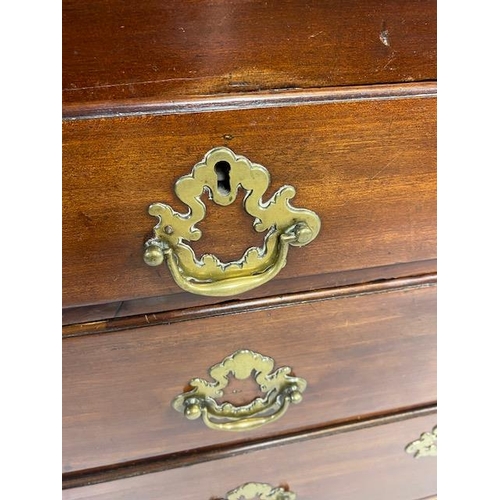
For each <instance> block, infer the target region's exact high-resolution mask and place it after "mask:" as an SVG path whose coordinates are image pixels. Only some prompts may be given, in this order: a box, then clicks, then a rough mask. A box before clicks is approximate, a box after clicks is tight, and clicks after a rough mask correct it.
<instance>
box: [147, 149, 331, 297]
mask: <svg viewBox="0 0 500 500" xmlns="http://www.w3.org/2000/svg"><path fill="white" fill-rule="evenodd" d="M269 183H270V176H269V173H268V171H267V170H266V169H265V168H264V167H263V166H262V165H257V164H255V163H252V162H251V161H250V160H248V159H247V158H245V157H244V156H237V155H235V154H234V153H233V152H232V151H231V150H230V149H228V148H224V147H219V148H215V149H212V150H210V151H209V152H208V153H207V154H206V155H205V158H204V159H203V160H202V161H201V162H200V163H198V164H196V165H195V166H194V167H193V170H192V172H191V174H190V175H185V176H183V177H181V178H180V179H178V180H177V182H176V183H175V193H176V195H177V196H178V198H179V199H180V200H181V201H182V202H183V203H185V204H186V205H187V206H188V207H189V211H188V212H187V213H186V214H180V213H178V212H175V211H174V210H173V209H172V208H171V207H170V206H169V205H165V204H163V203H153V204H152V205H150V207H149V213H150V214H151V215H153V216H155V217H158V223H157V224H156V226H155V227H154V237H153V238H151V239H149V240H148V241H147V242H146V243H145V248H144V261H145V262H146V264H148V265H150V266H158V265H160V264H162V262H163V261H164V260H166V261H167V265H168V267H169V269H170V272H171V273H172V276H173V278H174V280H175V281H176V283H177V284H178V285H179V286H180V287H181V288H182V289H183V290H186V291H188V292H191V293H195V294H199V295H210V296H216V297H222V296H228V295H235V294H239V293H243V292H246V291H248V290H251V289H253V288H255V287H257V286H260V285H262V284H264V283H266V282H267V281H269V280H270V279H272V278H274V277H275V276H276V275H277V274H278V273H279V272H280V270H281V269H282V268H283V267H284V266H285V264H286V256H287V253H288V247H289V246H290V245H291V246H298V247H301V246H304V245H307V244H308V243H310V242H311V241H312V240H313V239H314V238H316V236H317V234H318V232H319V229H320V226H321V222H320V219H319V217H318V216H317V215H316V214H315V213H314V212H312V211H310V210H306V209H303V208H294V207H292V206H291V205H290V203H289V200H291V199H292V198H293V197H294V196H295V189H294V188H293V187H292V186H283V187H281V188H280V189H279V190H278V191H276V193H275V194H274V195H273V196H272V198H271V199H270V200H269V201H267V202H263V201H262V196H263V195H264V193H265V191H266V190H267V188H268V187H269ZM240 187H241V188H242V189H244V190H246V192H247V194H246V196H245V199H244V208H245V210H246V212H247V213H249V214H250V215H251V216H253V217H255V221H254V229H255V230H256V231H258V232H264V231H267V234H266V236H265V238H264V243H263V245H262V247H260V248H257V247H251V248H249V249H248V250H247V251H246V252H245V253H244V255H243V256H242V257H241V259H240V260H238V261H236V262H228V263H223V262H221V261H220V260H219V259H218V258H217V257H216V256H215V255H212V254H206V255H203V256H202V257H201V259H200V260H198V259H197V258H196V255H195V253H194V251H193V249H192V248H191V247H190V246H189V245H188V244H186V243H185V242H189V241H197V240H199V239H200V237H201V231H200V230H199V229H197V228H196V227H195V226H196V224H198V223H199V222H200V221H202V220H203V219H204V217H205V215H206V207H205V204H204V203H203V202H202V201H201V198H200V197H201V195H202V194H203V192H204V190H205V189H206V188H208V190H209V196H210V198H211V199H212V200H213V201H214V202H215V203H217V204H218V205H222V206H227V205H230V204H231V203H233V202H234V200H235V199H236V197H237V194H238V189H239V188H240Z"/></svg>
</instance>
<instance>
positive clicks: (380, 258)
mask: <svg viewBox="0 0 500 500" xmlns="http://www.w3.org/2000/svg"><path fill="white" fill-rule="evenodd" d="M435 119H436V103H435V99H434V98H432V97H429V96H427V97H413V98H411V97H405V98H402V97H397V98H393V99H381V100H371V99H369V98H366V99H362V100H355V101H339V102H332V103H328V104H321V105H311V106H308V105H307V103H304V105H303V106H300V107H296V106H291V107H281V108H266V109H249V110H242V111H226V112H213V113H191V114H182V115H168V116H156V115H155V116H131V117H126V118H120V117H116V118H108V119H99V120H98V119H95V120H76V121H66V122H64V124H63V306H64V307H75V306H79V305H89V304H99V303H101V304H102V303H105V302H116V301H125V300H132V299H141V298H147V297H161V296H168V295H171V294H177V293H179V288H178V287H177V285H176V284H175V283H174V282H173V280H172V279H171V277H170V275H169V272H168V270H167V269H166V267H165V266H160V267H158V268H154V269H152V268H149V267H148V266H146V265H145V264H144V263H143V261H142V245H143V242H144V241H145V239H146V238H147V237H148V236H149V235H150V234H151V232H152V228H153V226H154V224H155V223H156V219H155V218H153V217H151V216H149V215H148V214H147V207H148V206H149V204H151V203H153V202H157V201H161V202H164V203H168V204H171V205H172V206H173V207H174V208H175V209H176V210H179V211H181V212H184V211H185V210H186V208H185V207H183V206H181V203H180V202H179V201H178V200H177V199H176V197H175V195H174V193H173V185H174V183H175V181H176V180H177V179H178V178H179V177H180V176H182V175H185V174H188V173H190V172H191V169H192V167H193V165H194V164H195V163H196V162H198V161H200V160H201V159H202V158H203V156H204V154H205V153H206V152H207V151H208V150H209V149H211V148H213V147H215V146H227V147H230V148H231V149H232V150H233V151H235V152H236V153H237V154H242V155H245V156H247V157H248V158H249V159H250V160H252V161H254V162H256V163H260V164H262V165H264V166H265V167H266V168H268V170H269V171H270V174H271V178H272V183H271V186H270V189H269V190H268V193H269V196H271V194H272V193H273V192H274V191H275V190H276V189H278V188H279V187H281V186H283V185H285V184H292V185H293V186H294V187H295V188H296V190H297V195H296V197H295V199H294V200H293V201H292V203H293V204H294V205H295V206H298V207H305V208H309V209H311V210H314V211H315V212H316V213H317V214H318V215H319V216H320V218H321V221H322V229H321V232H320V234H319V236H318V237H317V238H316V240H315V241H314V242H312V243H311V244H310V245H308V246H306V247H303V248H293V249H291V251H290V252H289V256H288V258H287V260H288V264H287V266H286V267H285V269H284V270H283V271H282V272H281V273H280V275H279V276H278V277H277V278H275V281H276V280H282V279H285V280H287V279H291V278H295V277H304V276H315V275H316V276H317V275H322V274H329V273H338V272H343V271H352V270H356V269H364V268H372V267H378V266H389V265H394V264H401V263H408V262H414V261H425V260H432V259H435V258H436V247H435V243H436V206H435V202H436V143H435V141H436V130H435ZM242 196H243V193H242V194H241V196H240V197H239V199H238V200H239V201H238V202H235V203H234V204H233V205H230V206H229V207H225V209H221V207H218V206H216V205H215V204H213V203H210V204H209V205H208V211H207V218H206V219H205V220H204V221H202V223H200V224H199V228H200V229H201V230H202V231H203V236H202V238H201V240H200V241H199V242H196V244H193V248H194V249H195V251H196V252H197V255H200V254H202V253H205V252H210V253H215V254H216V255H217V256H219V257H220V258H221V259H223V260H237V259H239V258H240V257H241V255H242V254H243V252H244V251H245V250H246V249H247V248H248V247H249V246H253V245H260V244H261V243H262V236H261V235H260V234H258V233H256V232H254V231H253V229H252V218H251V217H250V216H248V215H247V214H246V213H245V212H244V211H243V209H242V207H241V200H242ZM361 281H366V280H363V279H362V278H361ZM269 286H270V287H271V288H266V287H269ZM259 291H260V294H261V295H263V296H268V295H271V294H272V293H273V292H272V285H264V286H263V287H261V288H260V289H259ZM243 298H245V297H243Z"/></svg>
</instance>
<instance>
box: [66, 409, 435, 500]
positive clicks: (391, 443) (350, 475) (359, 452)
mask: <svg viewBox="0 0 500 500" xmlns="http://www.w3.org/2000/svg"><path fill="white" fill-rule="evenodd" d="M434 425H436V415H435V414H434V415H428V416H423V417H416V418H411V419H407V420H403V421H399V422H395V423H390V424H384V425H379V426H375V427H369V428H364V429H360V430H356V431H354V432H344V433H341V434H335V435H332V436H328V437H322V438H317V439H310V440H308V441H300V442H297V443H294V444H288V445H285V446H277V447H272V446H271V447H269V448H264V449H261V450H257V451H254V452H251V453H248V454H241V455H237V456H233V457H229V458H224V459H221V460H213V461H209V462H204V463H199V464H196V465H192V466H188V467H182V468H177V469H173V470H167V471H164V472H158V473H155V474H146V475H141V476H137V477H131V478H127V479H121V480H117V481H111V482H107V483H101V484H95V485H91V486H86V487H81V488H73V489H67V490H64V491H63V498H64V499H65V500H82V499H95V500H97V499H98V500H116V499H118V498H120V499H121V500H136V499H137V498H140V499H141V500H169V499H172V500H173V499H176V500H200V499H206V500H209V499H215V498H224V497H225V495H226V493H227V492H228V491H230V490H232V489H233V488H235V487H237V486H239V485H241V484H244V483H247V482H257V481H258V482H265V483H269V484H273V485H276V486H277V485H281V486H285V485H286V486H288V487H289V488H290V490H292V491H294V492H295V493H296V494H297V498H298V500H306V499H315V500H331V499H332V498H339V499H342V500H366V499H367V498H370V499H373V500H415V499H417V498H424V497H429V496H431V495H435V494H436V488H437V484H436V476H437V474H436V459H435V458H434V457H425V458H420V459H415V458H413V457H412V456H410V455H408V454H407V453H405V451H404V448H405V446H406V445H407V444H408V443H410V442H412V441H414V440H415V439H418V437H419V436H420V434H421V433H422V432H427V431H430V430H431V429H432V428H433V427H434ZM271 444H272V443H271Z"/></svg>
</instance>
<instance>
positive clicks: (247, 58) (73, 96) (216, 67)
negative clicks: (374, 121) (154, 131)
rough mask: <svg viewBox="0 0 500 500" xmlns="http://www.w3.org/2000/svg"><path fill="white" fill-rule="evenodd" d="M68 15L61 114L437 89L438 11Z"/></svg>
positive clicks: (178, 8) (151, 2)
mask: <svg viewBox="0 0 500 500" xmlns="http://www.w3.org/2000/svg"><path fill="white" fill-rule="evenodd" d="M62 6H63V10H62V14H63V18H62V19H63V82H62V83H63V99H64V103H75V102H80V103H81V102H89V101H101V102H111V103H112V102H113V101H115V100H119V101H123V100H134V99H147V100H148V101H153V100H155V99H170V98H174V97H185V96H196V95H208V94H218V93H235V92H252V91H260V90H265V89H291V88H312V87H331V86H340V85H342V86H344V85H359V84H370V83H387V82H412V81H425V80H434V79H436V2H435V0H362V1H357V2H345V1H341V0H323V1H310V0H274V1H265V2H264V1H240V0H220V1H197V0H191V1H186V0H142V1H140V2H124V1H121V0H105V1H103V0H92V1H89V0H87V1H85V2H81V1H78V0H64V1H63V4H62Z"/></svg>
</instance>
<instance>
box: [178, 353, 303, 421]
mask: <svg viewBox="0 0 500 500" xmlns="http://www.w3.org/2000/svg"><path fill="white" fill-rule="evenodd" d="M273 368H274V360H273V359H272V358H270V357H267V356H263V355H262V354H259V353H257V352H253V351H249V350H246V349H243V350H239V351H236V352H235V353H234V354H231V356H228V357H227V358H225V359H224V360H223V361H222V362H221V363H219V364H217V365H215V366H212V368H210V370H209V374H210V376H211V377H212V378H213V380H214V381H215V382H208V381H206V380H204V379H200V378H194V379H192V380H191V381H190V382H189V386H190V390H189V391H187V392H184V393H182V394H180V395H179V396H177V397H176V398H175V399H174V400H173V401H172V406H173V407H174V408H175V409H176V410H177V411H179V412H181V413H184V415H185V416H186V418H188V419H190V420H194V419H197V418H199V417H200V416H201V417H202V419H203V421H204V423H205V424H206V425H207V426H208V427H210V428H211V429H218V430H225V431H246V430H250V429H255V428H257V427H260V426H262V425H264V424H268V423H270V422H274V421H276V420H277V419H278V418H280V417H282V416H283V415H284V414H285V412H286V410H287V409H288V406H289V405H290V403H300V401H302V393H303V392H304V390H305V389H306V386H307V383H306V381H305V380H304V379H302V378H299V377H294V376H291V375H290V373H291V371H292V369H291V368H290V367H288V366H285V367H282V368H279V369H277V370H276V371H274V372H273ZM230 375H234V377H235V378H236V379H238V380H244V379H247V378H249V377H254V379H255V382H256V383H257V384H258V385H259V388H260V390H261V391H262V392H263V393H264V394H265V395H264V397H257V398H255V399H254V400H253V401H251V402H250V403H248V404H246V405H242V406H234V405H233V404H231V403H229V402H224V403H222V404H219V403H218V402H217V401H216V399H217V398H221V397H222V396H223V394H224V389H225V388H226V387H227V385H228V383H229V377H230Z"/></svg>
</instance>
